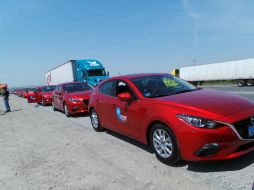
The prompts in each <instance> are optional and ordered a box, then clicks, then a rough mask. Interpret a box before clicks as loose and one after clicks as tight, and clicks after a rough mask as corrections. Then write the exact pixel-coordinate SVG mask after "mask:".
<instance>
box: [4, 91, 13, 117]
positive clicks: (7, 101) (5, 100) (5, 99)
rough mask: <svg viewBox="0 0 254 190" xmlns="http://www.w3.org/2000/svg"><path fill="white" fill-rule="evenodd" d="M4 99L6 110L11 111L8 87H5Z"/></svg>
mask: <svg viewBox="0 0 254 190" xmlns="http://www.w3.org/2000/svg"><path fill="white" fill-rule="evenodd" d="M3 99H4V106H5V112H10V111H11V108H10V105H9V91H8V90H7V88H6V87H4V88H3Z"/></svg>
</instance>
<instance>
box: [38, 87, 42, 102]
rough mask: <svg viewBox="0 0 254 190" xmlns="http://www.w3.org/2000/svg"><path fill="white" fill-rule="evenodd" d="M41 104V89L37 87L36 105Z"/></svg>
mask: <svg viewBox="0 0 254 190" xmlns="http://www.w3.org/2000/svg"><path fill="white" fill-rule="evenodd" d="M41 102H42V88H41V87H39V88H38V94H37V103H41Z"/></svg>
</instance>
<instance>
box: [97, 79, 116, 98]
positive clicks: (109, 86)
mask: <svg viewBox="0 0 254 190" xmlns="http://www.w3.org/2000/svg"><path fill="white" fill-rule="evenodd" d="M113 87H114V81H109V82H106V83H104V84H103V85H101V86H100V88H99V91H100V92H101V93H102V94H106V95H108V96H114V93H113Z"/></svg>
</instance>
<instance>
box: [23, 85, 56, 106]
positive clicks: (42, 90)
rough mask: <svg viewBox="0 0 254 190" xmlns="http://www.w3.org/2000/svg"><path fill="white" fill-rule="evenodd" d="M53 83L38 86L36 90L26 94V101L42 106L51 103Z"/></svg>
mask: <svg viewBox="0 0 254 190" xmlns="http://www.w3.org/2000/svg"><path fill="white" fill-rule="evenodd" d="M54 89H55V85H52V86H41V87H38V91H37V92H30V93H28V94H27V100H28V103H38V104H41V105H42V106H45V105H50V104H51V103H52V93H53V91H54Z"/></svg>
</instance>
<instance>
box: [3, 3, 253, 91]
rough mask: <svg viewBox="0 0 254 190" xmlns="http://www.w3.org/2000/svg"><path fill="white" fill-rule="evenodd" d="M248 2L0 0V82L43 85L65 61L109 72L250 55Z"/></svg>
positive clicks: (151, 69) (164, 69) (160, 68)
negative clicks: (94, 62) (90, 61)
mask: <svg viewBox="0 0 254 190" xmlns="http://www.w3.org/2000/svg"><path fill="white" fill-rule="evenodd" d="M253 10H254V2H253V1H252V0H72V1H67V0H8V1H6V0H0V83H8V84H9V85H10V86H27V85H42V84H45V76H44V73H45V72H46V71H47V70H49V69H51V68H53V67H55V66H57V65H59V64H62V63H64V62H66V61H68V60H70V59H83V58H94V59H98V60H100V61H101V62H102V63H103V64H104V66H105V67H106V70H108V71H109V72H110V74H111V76H114V75H118V73H121V74H128V73H140V72H142V73H143V72H170V71H171V70H172V69H173V68H178V67H181V66H187V65H193V64H194V63H195V64H204V63H211V62H218V61H224V60H234V59H241V58H250V57H254V51H253V50H254V48H253V47H254V35H253V34H254V12H253Z"/></svg>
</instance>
